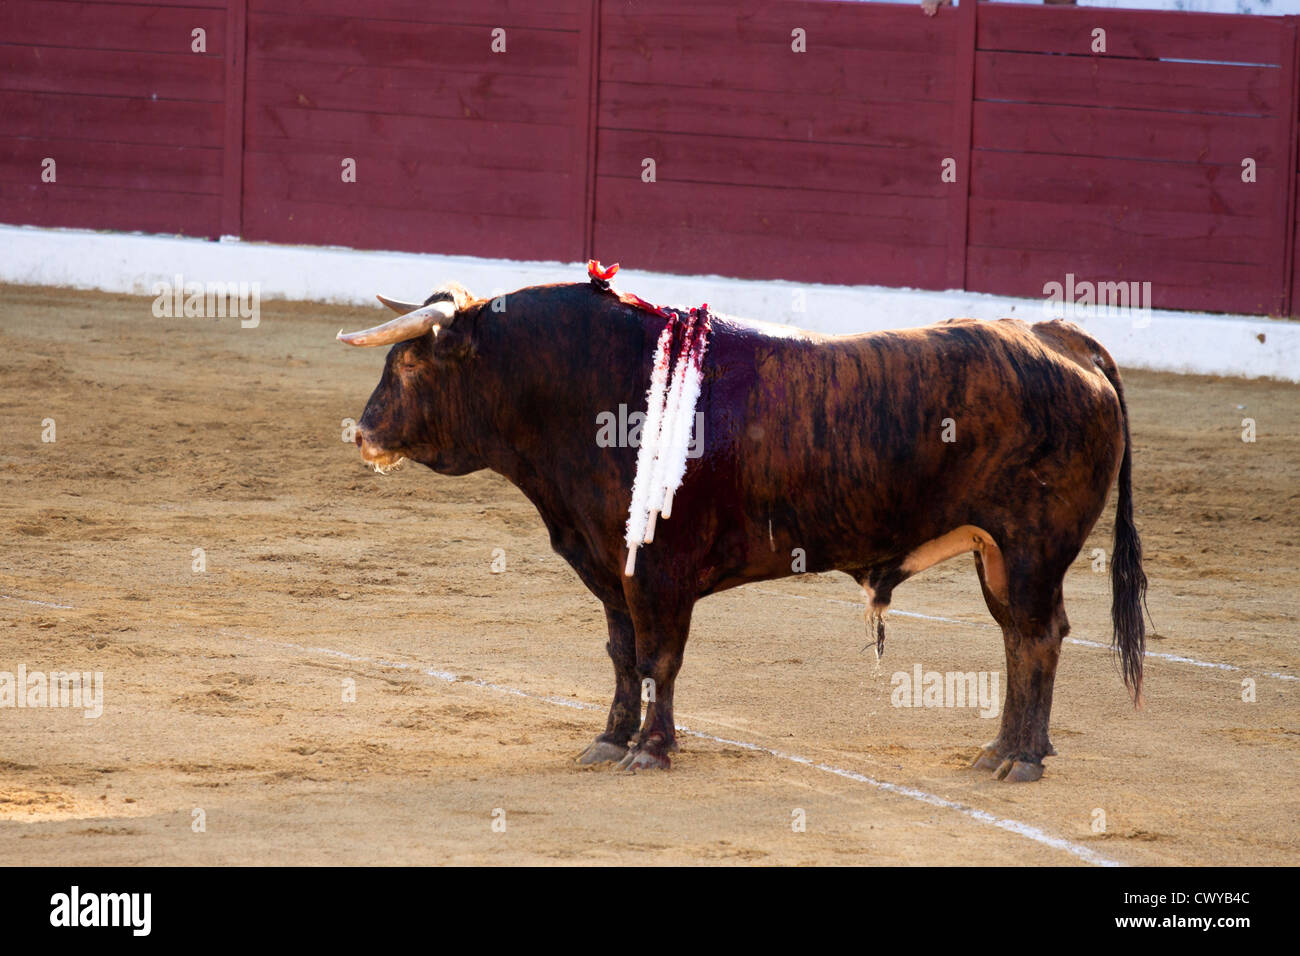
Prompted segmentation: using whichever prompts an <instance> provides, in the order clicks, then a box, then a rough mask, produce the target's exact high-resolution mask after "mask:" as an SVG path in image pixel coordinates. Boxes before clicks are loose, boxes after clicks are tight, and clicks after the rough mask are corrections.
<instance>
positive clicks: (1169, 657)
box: [754, 588, 1300, 680]
mask: <svg viewBox="0 0 1300 956" xmlns="http://www.w3.org/2000/svg"><path fill="white" fill-rule="evenodd" d="M754 590H755V591H757V592H758V593H759V594H770V595H772V596H774V597H783V598H790V599H792V600H795V601H821V602H822V603H824V604H839V605H843V606H844V607H852V608H857V609H858V610H860V611H865V610H866V609H867V605H866V604H865V603H864V602H862V601H845V600H843V599H841V598H828V597H820V596H809V595H806V594H786V593H785V592H784V591H772V590H768V589H767V588H754ZM889 614H890V616H891V617H892V616H893V615H898V616H899V617H914V618H917V619H918V620H922V621H936V622H938V623H940V624H957V625H961V626H962V627H981V628H992V629H993V630H999V628H998V626H997V625H996V624H989V623H987V622H985V621H960V620H958V619H957V618H955V617H937V616H935V615H933V614H918V613H917V612H916V611H896V610H894V609H893V608H890V610H889ZM1065 643H1066V644H1077V645H1078V646H1080V647H1095V648H1100V649H1101V650H1103V651H1108V650H1110V645H1109V644H1102V643H1100V642H1098V641H1085V640H1083V639H1082V638H1078V637H1067V638H1066V639H1065ZM1144 656H1145V657H1151V658H1154V659H1156V660H1160V661H1168V662H1169V663H1171V664H1189V665H1191V666H1192V667H1208V668H1211V669H1213V670H1220V671H1237V672H1238V673H1250V670H1249V669H1248V668H1245V667H1238V666H1236V665H1235V664H1220V663H1218V662H1217V661H1198V660H1197V659H1196V658H1194V657H1183V656H1182V655H1181V654H1165V653H1162V652H1161V651H1147V652H1146V653H1145V654H1144ZM1262 676H1264V677H1272V678H1273V679H1274V680H1300V675H1296V674H1280V673H1277V672H1275V671H1263V672H1262Z"/></svg>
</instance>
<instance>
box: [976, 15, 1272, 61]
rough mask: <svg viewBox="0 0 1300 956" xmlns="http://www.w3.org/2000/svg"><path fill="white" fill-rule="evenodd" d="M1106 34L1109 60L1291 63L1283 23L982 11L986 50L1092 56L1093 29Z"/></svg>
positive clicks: (1211, 17)
mask: <svg viewBox="0 0 1300 956" xmlns="http://www.w3.org/2000/svg"><path fill="white" fill-rule="evenodd" d="M1097 28H1101V29H1104V30H1105V31H1106V53H1105V56H1107V57H1137V58H1140V59H1161V58H1165V59H1184V60H1211V61H1219V62H1232V63H1268V64H1273V65H1278V64H1282V63H1284V62H1285V57H1286V54H1287V50H1286V46H1285V38H1284V36H1283V30H1282V26H1281V21H1280V18H1277V17H1261V16H1240V15H1237V14H1216V13H1196V14H1187V13H1183V12H1181V11H1162V10H1159V11H1158V10H1109V9H1101V8H1097V7H1050V8H1048V7H1038V6H1021V5H1011V4H998V3H989V4H985V5H984V7H983V8H982V9H981V10H980V29H979V39H978V46H979V49H981V50H1008V51H1018V52H1023V53H1076V54H1088V53H1090V52H1091V49H1092V31H1093V30H1094V29H1097Z"/></svg>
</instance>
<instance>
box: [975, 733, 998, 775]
mask: <svg viewBox="0 0 1300 956" xmlns="http://www.w3.org/2000/svg"><path fill="white" fill-rule="evenodd" d="M971 766H972V767H973V768H974V769H976V770H997V769H998V767H1000V766H1002V752H1001V751H1000V750H998V744H997V741H996V740H995V741H992V742H990V743H987V744H985V745H984V746H983V747H981V748H980V752H979V753H978V754H976V755H975V759H974V760H973V761H972V762H971Z"/></svg>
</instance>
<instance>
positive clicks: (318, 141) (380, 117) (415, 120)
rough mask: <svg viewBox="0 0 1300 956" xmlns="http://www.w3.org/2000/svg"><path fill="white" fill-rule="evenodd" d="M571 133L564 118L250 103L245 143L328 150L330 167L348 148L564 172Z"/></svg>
mask: <svg viewBox="0 0 1300 956" xmlns="http://www.w3.org/2000/svg"><path fill="white" fill-rule="evenodd" d="M569 133H570V129H569V127H567V126H538V125H532V124H526V123H482V122H478V121H475V120H442V119H430V118H426V117H418V116H394V115H391V114H378V113H350V112H326V111H324V110H304V109H289V108H286V109H280V108H277V107H266V106H263V107H251V106H250V108H249V110H248V122H247V126H246V130H245V147H244V148H245V149H246V150H247V151H249V152H272V153H301V154H304V155H313V156H318V157H330V156H333V157H335V159H334V160H333V162H334V166H335V168H337V167H338V165H339V162H340V160H341V158H342V157H344V156H351V157H355V158H357V159H358V161H360V159H361V158H362V157H366V158H390V159H394V158H407V159H410V160H412V161H419V160H421V159H433V160H436V161H438V162H441V163H443V164H445V165H447V166H476V167H477V166H481V167H483V168H487V169H523V170H534V171H537V170H553V171H555V172H564V171H567V170H570V169H571V168H572V165H571V159H570V157H569V154H568V145H569Z"/></svg>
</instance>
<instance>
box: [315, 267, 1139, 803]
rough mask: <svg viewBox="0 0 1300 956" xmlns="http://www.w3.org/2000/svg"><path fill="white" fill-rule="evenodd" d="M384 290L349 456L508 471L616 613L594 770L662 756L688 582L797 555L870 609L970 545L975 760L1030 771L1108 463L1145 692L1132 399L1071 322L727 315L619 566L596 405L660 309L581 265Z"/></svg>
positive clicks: (1121, 592)
mask: <svg viewBox="0 0 1300 956" xmlns="http://www.w3.org/2000/svg"><path fill="white" fill-rule="evenodd" d="M385 302H386V304H388V305H389V306H390V307H392V308H394V309H396V310H399V311H402V312H403V313H404V314H403V315H402V316H401V317H399V318H397V319H394V320H392V321H391V322H389V323H386V324H385V325H382V326H379V327H377V328H375V329H370V330H367V331H365V332H358V333H353V334H350V335H345V334H343V333H340V334H339V338H340V339H341V340H342V341H344V342H347V343H348V344H352V345H390V344H395V347H394V348H393V349H392V350H391V351H390V352H389V355H388V359H387V363H386V365H385V368H384V373H383V377H382V378H381V379H380V382H379V385H378V387H377V388H376V389H375V391H374V393H373V394H372V395H371V397H370V401H369V403H368V404H367V406H366V409H365V413H364V414H363V415H362V417H361V420H360V423H359V425H358V430H357V444H358V445H359V446H360V449H361V454H362V457H363V458H364V459H365V460H366V461H368V462H370V463H372V464H373V465H375V467H376V468H378V469H381V470H384V469H387V468H388V467H389V466H391V465H393V464H395V463H397V462H398V461H400V460H401V459H403V458H410V459H413V460H415V461H418V462H420V463H422V464H424V465H427V466H428V467H430V468H432V469H434V470H435V471H438V472H440V473H442V474H450V475H463V474H467V473H469V472H472V471H477V470H479V469H482V468H490V469H492V470H493V471H496V472H497V473H499V474H501V475H503V476H505V477H506V478H508V479H509V480H510V481H511V482H513V483H514V484H515V485H517V486H518V487H519V488H520V489H521V490H522V491H523V493H524V494H525V495H527V496H528V498H529V500H531V501H532V502H533V504H534V505H535V506H536V507H537V509H538V511H539V512H540V513H541V516H542V520H543V521H544V522H545V523H546V527H547V529H548V530H549V531H550V535H551V544H552V546H553V547H554V548H555V550H556V552H558V553H559V554H560V555H561V556H563V557H564V558H565V560H567V561H568V562H569V564H571V565H572V566H573V568H574V570H575V571H577V573H578V576H579V577H580V578H581V579H582V582H583V583H584V584H585V585H586V586H587V587H588V588H589V589H590V590H591V592H592V593H593V594H595V595H596V597H597V598H599V599H600V600H601V602H602V603H603V604H604V606H605V616H606V619H607V621H608V624H609V643H608V645H607V649H608V651H609V654H610V657H611V658H613V661H614V674H615V680H616V689H615V692H614V701H613V704H612V706H611V707H610V711H609V720H608V722H607V724H606V726H605V731H604V733H602V734H600V736H598V737H597V738H596V740H595V741H594V742H593V743H592V744H591V746H590V747H588V748H587V749H586V750H585V751H584V752H583V753H582V755H581V756H580V757H579V760H580V761H581V762H582V763H587V764H590V763H599V762H604V761H615V762H618V763H619V765H620V766H622V767H625V768H634V769H636V768H653V767H662V768H667V767H668V766H669V753H670V752H672V751H674V750H676V749H677V745H676V732H675V727H674V723H673V684H674V680H675V678H676V676H677V671H678V669H679V668H680V667H681V663H682V652H683V650H684V648H685V646H686V638H687V634H688V633H689V631H690V623H691V612H692V609H693V608H694V606H695V602H696V601H698V600H699V599H700V598H702V597H705V596H706V595H709V594H715V593H717V592H719V591H722V590H725V589H727V588H731V587H735V586H736V585H739V584H745V583H748V582H751V581H763V580H768V579H772V578H780V577H785V576H787V575H790V574H792V573H793V571H792V567H791V557H790V556H791V553H792V550H793V549H795V548H801V549H803V552H804V553H805V555H806V560H807V570H808V571H830V570H838V571H843V572H845V573H847V574H849V575H851V576H852V577H853V578H854V579H855V580H857V581H858V582H859V583H860V584H861V585H862V586H863V587H864V588H865V589H866V590H867V593H868V596H869V605H870V611H869V613H871V614H872V615H873V616H874V617H875V619H876V621H877V622H878V621H879V617H880V614H881V613H882V612H883V611H884V609H886V608H887V607H888V606H889V603H890V600H891V597H892V595H893V591H894V588H896V587H897V586H898V585H899V584H900V583H901V582H902V581H904V580H906V579H907V578H909V577H911V576H912V575H914V574H916V573H918V572H919V571H922V570H924V569H925V568H927V567H929V566H930V565H932V564H934V563H936V562H938V561H942V560H944V559H945V558H949V557H952V556H954V555H957V554H961V553H964V552H973V553H974V556H975V569H976V571H977V573H978V575H979V582H980V588H981V590H982V591H983V594H984V600H985V601H986V602H987V604H988V607H989V611H990V612H991V613H992V615H993V618H994V619H995V620H996V621H997V622H998V624H999V625H1000V626H1001V627H1002V632H1003V638H1004V641H1005V646H1006V662H1007V691H1006V701H1005V704H1004V706H1003V711H1002V724H1001V730H1000V732H999V734H998V736H997V738H996V739H995V740H993V741H992V742H990V743H989V744H987V745H985V747H984V748H983V749H982V751H981V752H980V753H979V755H978V756H977V758H976V760H975V765H976V766H978V767H982V768H986V769H990V770H993V771H994V773H995V774H996V775H997V776H998V777H999V778H1005V779H1008V780H1036V779H1038V778H1039V777H1040V776H1041V775H1042V772H1043V765H1042V761H1043V758H1044V757H1046V756H1048V755H1050V754H1053V753H1054V752H1055V751H1054V750H1053V749H1052V744H1051V741H1050V740H1049V739H1048V720H1049V715H1050V712H1051V706H1052V685H1053V681H1054V678H1055V675H1056V664H1057V658H1058V656H1059V654H1060V649H1061V640H1062V638H1063V637H1064V636H1065V635H1066V634H1067V633H1068V631H1069V623H1068V622H1067V620H1066V615H1065V607H1064V605H1063V603H1062V597H1061V582H1062V580H1063V578H1064V577H1065V573H1066V570H1067V569H1068V568H1069V566H1070V564H1071V562H1072V561H1073V560H1074V558H1075V556H1076V555H1077V554H1078V553H1079V550H1080V548H1081V547H1082V546H1083V543H1084V541H1085V539H1086V538H1087V536H1088V533H1089V531H1090V530H1091V529H1092V527H1093V524H1094V523H1095V522H1096V520H1097V517H1098V516H1099V515H1100V514H1101V511H1102V508H1103V506H1104V504H1105V501H1106V496H1107V493H1108V491H1109V489H1110V487H1111V485H1112V483H1113V482H1114V481H1115V480H1116V477H1117V476H1118V479H1119V499H1118V512H1117V515H1116V520H1115V541H1114V553H1113V555H1112V559H1111V569H1112V585H1113V607H1112V617H1113V623H1114V644H1115V648H1116V649H1117V651H1118V653H1119V657H1120V661H1121V665H1122V669H1123V675H1124V680H1125V683H1126V684H1127V685H1128V687H1129V688H1130V689H1131V690H1132V692H1133V695H1134V698H1135V699H1138V698H1140V694H1141V682H1142V657H1143V643H1144V635H1143V619H1142V613H1141V606H1142V605H1141V602H1142V597H1143V594H1144V592H1145V588H1146V578H1145V576H1144V574H1143V572H1142V564H1141V545H1140V542H1139V540H1138V535H1137V531H1136V529H1135V528H1134V525H1133V505H1132V495H1131V483H1130V471H1131V467H1130V461H1131V458H1130V449H1129V434H1128V414H1127V410H1126V408H1125V404H1124V394H1123V389H1122V387H1121V385H1120V378H1119V372H1118V370H1117V369H1116V367H1115V363H1114V362H1113V361H1112V360H1111V358H1110V356H1109V355H1108V354H1107V353H1106V351H1105V349H1103V348H1102V347H1101V345H1099V344H1098V343H1097V342H1096V340H1094V339H1093V338H1091V337H1090V336H1088V335H1087V334H1085V333H1084V332H1082V331H1081V330H1079V329H1078V328H1076V327H1075V326H1073V325H1070V324H1068V323H1063V322H1059V321H1058V322H1044V323H1039V324H1036V325H1033V326H1030V325H1026V324H1024V323H1023V322H1019V321H1014V320H1009V319H1003V320H1000V321H997V322H981V321H976V320H973V319H952V320H949V321H947V322H943V323H940V324H938V325H933V326H929V327H927V328H922V329H912V330H907V331H899V332H880V333H869V334H863V335H848V336H827V335H819V334H816V333H813V332H805V331H799V330H795V329H790V328H786V327H783V326H777V325H769V324H766V323H760V322H749V321H742V320H738V319H732V318H728V317H724V316H717V317H716V318H715V320H714V323H713V332H712V339H711V344H710V347H709V352H708V355H707V359H706V361H705V368H704V382H703V389H702V393H701V398H700V404H699V408H700V411H701V412H702V439H703V454H702V455H701V456H700V457H698V458H693V459H692V460H690V461H689V463H688V467H687V470H686V476H685V479H684V482H683V484H682V486H681V490H680V491H679V493H678V494H677V499H676V502H677V503H676V505H675V508H674V513H673V515H672V517H671V519H669V520H664V521H661V522H660V523H659V526H658V529H657V531H656V534H655V540H654V543H653V544H651V545H647V546H645V547H643V548H642V549H641V550H640V552H639V554H638V557H637V561H636V570H635V573H634V574H633V575H632V576H631V577H625V576H624V574H623V569H624V562H625V559H626V557H627V550H626V547H625V544H624V522H625V520H626V518H627V515H628V506H629V497H630V489H631V487H632V480H633V473H634V469H635V463H636V449H635V448H626V447H624V448H608V447H601V446H600V445H599V444H598V443H597V441H596V440H595V439H596V423H597V421H598V416H600V415H601V414H602V413H608V412H610V411H611V410H614V409H617V408H618V407H619V405H620V404H627V405H629V406H631V407H633V408H635V407H638V405H639V402H640V401H641V400H642V398H643V396H644V395H645V393H646V388H647V383H648V381H649V378H650V374H651V361H652V353H653V352H654V349H655V344H656V340H657V338H658V335H659V333H660V331H661V330H662V329H663V327H664V322H665V320H664V319H663V318H661V317H659V316H656V315H653V314H650V313H648V312H646V311H644V310H642V309H639V308H637V307H636V306H634V305H632V304H628V303H626V302H624V301H622V300H621V299H620V298H619V297H617V296H615V295H612V294H610V293H609V292H605V291H601V290H600V289H598V288H595V287H593V286H592V285H589V284H580V285H579V284H574V285H553V286H536V287H530V288H525V289H520V290H519V291H518V292H514V293H511V294H510V295H509V296H508V297H506V300H505V309H504V311H494V310H493V309H492V308H491V307H490V303H489V302H488V301H487V300H482V299H475V298H473V297H472V296H471V295H470V294H469V293H468V292H466V291H465V290H464V289H463V288H461V287H459V286H455V285H451V286H447V287H444V288H442V289H440V290H439V291H437V292H435V293H434V294H433V295H432V296H431V297H430V298H429V299H428V300H426V302H425V303H424V305H423V307H417V306H415V305H410V306H405V305H402V304H401V303H395V302H389V301H388V300H385ZM879 626H882V625H879ZM645 678H650V679H652V680H653V681H654V688H655V694H654V699H653V700H652V701H651V702H650V703H649V705H648V707H647V709H646V713H645V718H644V721H643V720H642V719H641V687H642V681H643V679H645Z"/></svg>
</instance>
